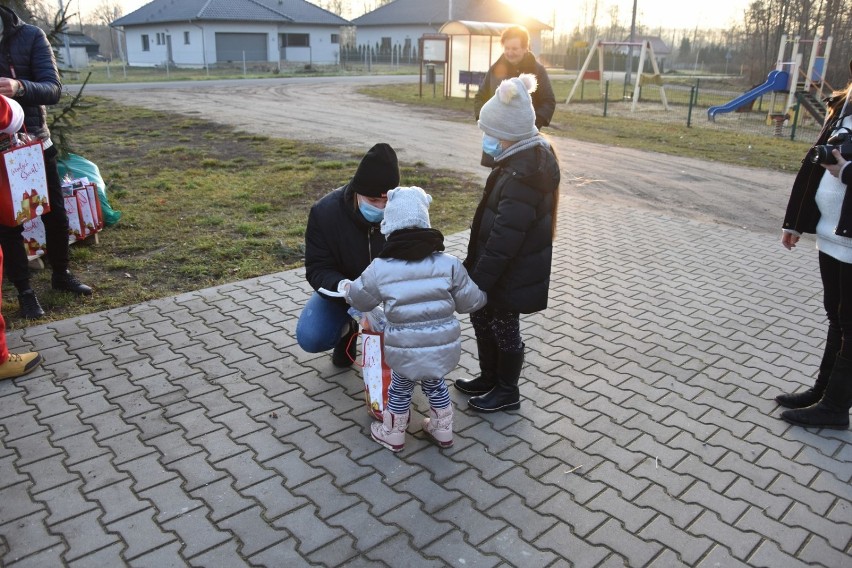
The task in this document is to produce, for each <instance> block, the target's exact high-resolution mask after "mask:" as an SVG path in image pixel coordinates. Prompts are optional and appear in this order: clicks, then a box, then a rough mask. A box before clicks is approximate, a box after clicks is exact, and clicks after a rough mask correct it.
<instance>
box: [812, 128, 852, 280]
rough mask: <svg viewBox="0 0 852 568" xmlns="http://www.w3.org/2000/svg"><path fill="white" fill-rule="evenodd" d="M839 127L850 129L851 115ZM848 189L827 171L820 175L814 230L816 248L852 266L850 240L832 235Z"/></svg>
mask: <svg viewBox="0 0 852 568" xmlns="http://www.w3.org/2000/svg"><path fill="white" fill-rule="evenodd" d="M841 126H845V127H846V128H849V129H852V115H850V116H847V117H846V118H844V119H843V122H842V123H841ZM848 190H849V189H848V188H847V187H846V184H845V183H843V182H842V181H840V179H838V178H836V177H834V176H833V175H831V174H830V173H829V172H828V170H826V172H825V173H824V174H823V175H822V180H820V183H819V187H818V188H817V192H816V204H817V207H818V208H819V214H820V218H819V223H817V228H816V235H817V239H816V247H817V249H818V250H819V251H820V252H823V253H825V254H827V255H828V256H830V257H833V258H835V259H837V260H839V261H841V262H847V263H850V264H852V238H849V237H841V236H838V235H835V234H834V230H835V228H837V224H838V223H839V222H840V207H841V206H842V205H843V198H844V197H845V196H846V192H847V191H848Z"/></svg>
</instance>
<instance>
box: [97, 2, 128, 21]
mask: <svg viewBox="0 0 852 568" xmlns="http://www.w3.org/2000/svg"><path fill="white" fill-rule="evenodd" d="M122 14H123V12H122V10H121V3H120V2H117V1H116V0H101V2H100V4H98V5H97V6H95V9H94V10H92V13H91V15H90V19H91V22H92V23H96V24H103V25H105V26H108V25H110V24H111V23H112V22H114V21H115V20H117V19H118V18H120V17H121V16H122Z"/></svg>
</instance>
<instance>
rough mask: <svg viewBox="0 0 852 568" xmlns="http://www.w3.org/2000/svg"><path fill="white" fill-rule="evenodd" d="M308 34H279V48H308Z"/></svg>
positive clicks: (309, 43) (309, 40)
mask: <svg viewBox="0 0 852 568" xmlns="http://www.w3.org/2000/svg"><path fill="white" fill-rule="evenodd" d="M310 46H311V36H310V35H309V34H281V47H310Z"/></svg>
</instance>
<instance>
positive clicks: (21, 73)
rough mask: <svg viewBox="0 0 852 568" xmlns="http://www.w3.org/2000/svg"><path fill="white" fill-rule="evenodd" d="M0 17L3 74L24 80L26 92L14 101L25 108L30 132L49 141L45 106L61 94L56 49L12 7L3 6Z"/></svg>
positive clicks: (0, 9) (0, 72)
mask: <svg viewBox="0 0 852 568" xmlns="http://www.w3.org/2000/svg"><path fill="white" fill-rule="evenodd" d="M0 18H3V41H2V42H0V76H2V77H10V78H12V79H17V80H18V81H20V82H21V83H23V85H24V94H23V95H22V96H20V97H15V100H16V101H18V103H20V105H21V106H22V107H23V108H24V125H25V126H26V128H27V132H28V133H29V134H33V135H35V136H38V137H39V138H41V139H42V140H47V139H49V138H50V130H49V129H48V127H47V109H45V107H44V105H55V104H56V103H58V102H59V99H60V97H61V96H62V83H61V82H60V80H59V71H58V70H57V68H56V59H55V58H54V56H53V50H52V49H51V48H50V43H49V42H48V41H47V36H45V35H44V32H43V31H41V29H39V28H37V27H36V26H33V25H30V24H26V23H24V22H23V20H21V19H20V18H19V17H18V15H17V14H16V13H15V12H13V11H12V10H10V9H9V8H6V7H4V6H0Z"/></svg>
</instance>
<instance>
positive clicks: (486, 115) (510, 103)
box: [479, 73, 538, 142]
mask: <svg viewBox="0 0 852 568" xmlns="http://www.w3.org/2000/svg"><path fill="white" fill-rule="evenodd" d="M537 88H538V81H537V80H536V78H535V75H533V74H531V73H523V74H521V75H520V76H519V77H512V78H511V79H506V80H505V81H503V82H502V83H500V86H499V87H497V90H496V91H494V96H493V97H491V99H489V100H488V102H487V103H485V104H484V105H482V109H481V110H480V111H479V128H480V130H482V131H483V132H484V133H486V134H488V135H489V136H493V137H494V138H497V139H498V140H507V141H510V142H517V141H518V140H525V139H527V138H532V137H533V136H535V135H536V134H538V128H536V127H535V109H534V108H533V104H532V97H530V93H532V92H534V91H535V90H536V89H537Z"/></svg>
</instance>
